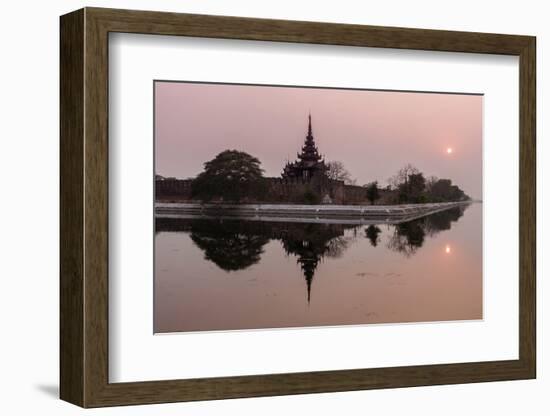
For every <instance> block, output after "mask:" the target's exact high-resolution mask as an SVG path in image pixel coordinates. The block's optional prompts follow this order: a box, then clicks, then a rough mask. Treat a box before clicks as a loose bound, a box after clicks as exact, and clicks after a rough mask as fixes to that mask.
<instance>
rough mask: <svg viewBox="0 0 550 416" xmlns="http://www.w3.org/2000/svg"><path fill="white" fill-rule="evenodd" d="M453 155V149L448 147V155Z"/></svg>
mask: <svg viewBox="0 0 550 416" xmlns="http://www.w3.org/2000/svg"><path fill="white" fill-rule="evenodd" d="M451 153H453V148H452V147H447V154H448V155H450V154H451Z"/></svg>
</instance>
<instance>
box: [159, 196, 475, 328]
mask: <svg viewBox="0 0 550 416" xmlns="http://www.w3.org/2000/svg"><path fill="white" fill-rule="evenodd" d="M481 220H482V206H481V204H472V205H470V206H463V207H460V208H453V209H450V210H447V211H444V212H440V213H437V214H432V215H430V216H428V217H425V218H422V219H420V220H415V221H411V222H407V223H403V224H397V225H388V224H380V225H372V226H365V225H361V226H356V225H341V224H315V223H285V222H263V221H247V220H226V219H224V220H221V219H200V218H196V219H189V218H187V219H183V218H156V220H155V221H156V234H155V306H154V309H155V310H154V322H155V324H154V325H155V332H157V333H159V332H184V331H211V330H233V329H257V328H282V327H307V326H320V325H350V324H373V323H400V322H401V323H403V322H426V321H448V320H471V319H481V318H482V223H481Z"/></svg>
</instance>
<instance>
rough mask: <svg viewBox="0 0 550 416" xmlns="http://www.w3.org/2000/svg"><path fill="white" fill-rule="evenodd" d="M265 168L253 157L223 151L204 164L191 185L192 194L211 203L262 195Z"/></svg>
mask: <svg viewBox="0 0 550 416" xmlns="http://www.w3.org/2000/svg"><path fill="white" fill-rule="evenodd" d="M262 178H263V169H261V168H260V161H259V160H258V159H256V158H255V157H254V156H251V155H249V154H248V153H245V152H240V151H237V150H224V151H223V152H221V153H219V154H218V155H217V156H216V157H215V158H214V159H212V160H210V161H208V162H206V163H205V164H204V171H203V172H201V173H200V174H199V175H198V176H197V178H196V179H195V180H194V181H193V183H192V195H193V197H198V198H200V199H202V200H205V201H208V200H211V199H214V198H220V199H222V200H228V201H233V202H238V201H240V200H241V199H242V198H243V197H246V196H249V195H252V194H259V193H260V192H261V191H262V186H264V181H263V180H262Z"/></svg>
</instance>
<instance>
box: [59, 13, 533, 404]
mask: <svg viewBox="0 0 550 416" xmlns="http://www.w3.org/2000/svg"><path fill="white" fill-rule="evenodd" d="M60 28H61V45H60V46H61V51H60V52H61V60H60V65H61V92H60V101H61V120H60V126H61V127H60V129H61V155H60V156H61V157H60V159H61V179H60V180H61V182H60V184H61V201H60V203H61V215H60V217H61V218H60V220H61V247H60V251H61V257H60V261H61V268H60V279H61V283H60V297H61V301H60V344H61V346H60V361H61V363H60V379H61V381H60V384H61V385H60V396H61V398H62V399H63V400H66V401H68V402H71V403H74V404H76V405H79V406H82V407H101V406H115V405H131V404H146V403H163V402H178V401H191V400H213V399H226V398H238V397H256V396H270V395H286V394H303V393H320V392H337V391H350V390H363V389H379V388H396V387H410V386H425V385H438V384H454V383H474V382H487V381H499V380H517V379H529V378H535V375H536V333H535V311H536V305H535V249H536V247H535V245H536V235H535V233H536V204H535V203H536V186H535V185H536V182H535V181H536V179H535V174H536V169H535V160H536V150H535V127H536V119H535V105H536V97H535V49H536V47H535V38H534V37H530V36H516V35H500V34H486V33H468V32H452V31H439V30H421V29H404V28H393V27H376V26H361V25H347V24H331V23H330V24H329V23H313V22H297V21H285V20H264V19H253V18H240V17H225V16H206V15H190V14H177V13H164V12H148V11H130V10H114V9H100V8H85V9H81V10H78V11H75V12H72V13H69V14H67V15H64V16H62V17H61V22H60ZM110 32H126V33H141V34H155V35H174V36H192V37H206V38H225V39H246V40H262V41H277V42H297V43H311V44H330V45H347V46H358V47H361V46H368V47H380V48H398V49H416V50H430V51H448V52H468V53H483V54H503V55H515V56H518V57H519V66H520V80H519V88H520V91H519V97H520V100H519V101H520V107H519V120H520V146H519V149H518V151H519V155H520V182H519V183H520V186H519V198H520V207H519V213H520V215H519V218H520V223H519V234H520V243H519V247H520V252H519V261H520V264H519V359H518V360H506V361H491V362H471V363H457V364H443V365H441V364H438V365H418V366H406V367H390V368H367V369H355V370H338V371H322V372H308V373H288V374H265V375H253V376H238V377H219V378H203V379H182V380H170V381H147V382H132V383H109V379H108V360H109V355H108V287H109V285H108V281H109V280H108V279H109V277H108V222H109V216H108V140H109V139H108V65H109V62H108V35H109V33H110Z"/></svg>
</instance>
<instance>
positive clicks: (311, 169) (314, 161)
mask: <svg viewBox="0 0 550 416" xmlns="http://www.w3.org/2000/svg"><path fill="white" fill-rule="evenodd" d="M297 157H298V159H297V160H296V161H295V162H292V163H291V162H287V163H286V165H285V167H284V169H283V173H282V175H281V176H282V177H283V179H301V180H304V181H310V180H311V179H314V178H317V179H324V178H326V172H327V169H328V168H327V166H326V164H325V161H324V159H323V157H322V156H321V155H320V154H319V150H318V149H317V145H316V144H315V139H314V137H313V131H312V128H311V114H310V115H309V123H308V130H307V136H306V139H305V142H304V145H303V146H302V152H301V153H298V154H297Z"/></svg>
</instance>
